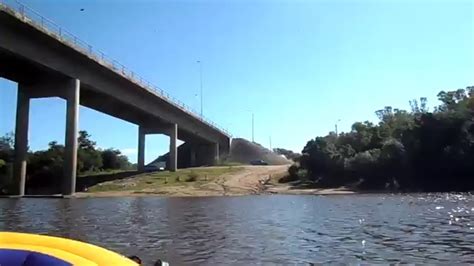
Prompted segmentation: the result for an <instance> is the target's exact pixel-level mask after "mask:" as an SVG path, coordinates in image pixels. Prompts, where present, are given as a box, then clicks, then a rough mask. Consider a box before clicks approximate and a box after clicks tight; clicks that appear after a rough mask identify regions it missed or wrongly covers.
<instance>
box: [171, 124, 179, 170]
mask: <svg viewBox="0 0 474 266" xmlns="http://www.w3.org/2000/svg"><path fill="white" fill-rule="evenodd" d="M169 136H170V152H169V170H170V171H172V172H176V170H177V169H178V148H177V145H176V141H177V139H178V124H172V125H171V129H170V134H169Z"/></svg>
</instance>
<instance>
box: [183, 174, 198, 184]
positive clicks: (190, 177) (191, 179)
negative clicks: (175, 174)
mask: <svg viewBox="0 0 474 266" xmlns="http://www.w3.org/2000/svg"><path fill="white" fill-rule="evenodd" d="M197 178H198V175H197V174H195V173H189V174H188V176H187V177H186V178H185V179H184V182H195V181H197Z"/></svg>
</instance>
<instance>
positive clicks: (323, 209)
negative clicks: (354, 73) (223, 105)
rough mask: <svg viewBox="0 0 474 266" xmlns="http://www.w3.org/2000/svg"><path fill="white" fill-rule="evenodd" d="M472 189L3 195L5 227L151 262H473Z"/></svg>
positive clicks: (0, 208)
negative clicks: (405, 192)
mask: <svg viewBox="0 0 474 266" xmlns="http://www.w3.org/2000/svg"><path fill="white" fill-rule="evenodd" d="M473 213H474V196H472V195H469V194H410V195H350V196H248V197H210V198H140V197H138V198H97V199H1V200H0V230H8V231H21V232H33V233H42V234H50V235H58V236H65V237H69V238H74V239H79V240H83V241H87V242H91V243H95V244H98V245H101V246H104V247H107V248H109V249H112V250H115V251H118V252H121V253H123V254H125V255H134V254H136V255H138V256H140V257H142V258H144V259H145V261H146V262H148V263H151V262H152V261H153V260H155V259H156V258H162V259H164V260H167V261H170V262H171V263H173V264H179V265H182V264H200V265H222V264H227V265H228V264H245V263H249V264H265V263H269V264H274V263H279V264H283V263H291V264H298V263H302V264H304V263H306V264H308V263H311V262H345V263H353V262H360V261H367V262H372V263H379V262H385V263H387V262H399V261H401V262H419V263H422V262H423V263H434V262H440V263H446V262H464V263H474V255H473V254H474V214H473Z"/></svg>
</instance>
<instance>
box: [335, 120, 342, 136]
mask: <svg viewBox="0 0 474 266" xmlns="http://www.w3.org/2000/svg"><path fill="white" fill-rule="evenodd" d="M338 122H341V119H338V120H337V121H336V124H335V126H334V127H335V129H336V136H338V134H337V123H338Z"/></svg>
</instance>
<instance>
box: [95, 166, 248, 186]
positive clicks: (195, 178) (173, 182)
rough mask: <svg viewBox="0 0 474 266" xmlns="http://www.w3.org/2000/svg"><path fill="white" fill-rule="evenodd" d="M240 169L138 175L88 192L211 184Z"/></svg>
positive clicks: (182, 170) (217, 168)
mask: <svg viewBox="0 0 474 266" xmlns="http://www.w3.org/2000/svg"><path fill="white" fill-rule="evenodd" d="M241 169H242V168H241V167H232V166H230V167H202V168H191V169H180V170H178V171H176V172H168V171H164V172H154V173H144V174H139V175H136V176H133V177H130V178H127V179H122V180H114V181H110V182H105V183H101V184H97V185H95V186H93V187H90V188H89V192H104V191H142V190H145V189H146V190H153V189H157V188H160V187H163V186H189V185H200V184H205V183H207V182H212V181H213V180H214V179H216V178H217V177H219V176H222V175H225V174H229V173H235V172H238V171H240V170H241Z"/></svg>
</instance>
